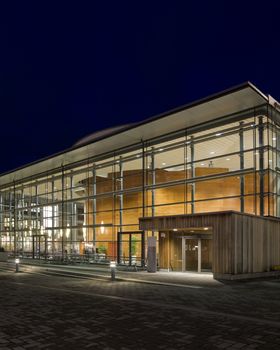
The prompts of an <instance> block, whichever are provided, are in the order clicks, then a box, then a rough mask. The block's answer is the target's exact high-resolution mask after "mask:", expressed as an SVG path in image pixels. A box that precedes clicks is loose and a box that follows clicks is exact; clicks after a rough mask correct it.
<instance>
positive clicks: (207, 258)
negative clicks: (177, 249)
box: [182, 235, 212, 272]
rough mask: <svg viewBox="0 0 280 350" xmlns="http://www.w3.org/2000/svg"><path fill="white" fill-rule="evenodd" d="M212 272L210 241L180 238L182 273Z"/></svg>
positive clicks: (190, 237)
mask: <svg viewBox="0 0 280 350" xmlns="http://www.w3.org/2000/svg"><path fill="white" fill-rule="evenodd" d="M211 270H212V239H210V238H207V239H205V238H201V237H199V236H198V235H197V236H196V237H194V236H188V237H182V271H194V272H201V271H211Z"/></svg>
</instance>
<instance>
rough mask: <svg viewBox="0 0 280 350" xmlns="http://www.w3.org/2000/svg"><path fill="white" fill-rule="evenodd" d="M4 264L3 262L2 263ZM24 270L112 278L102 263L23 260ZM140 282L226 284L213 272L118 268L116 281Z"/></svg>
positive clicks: (8, 265) (190, 285) (197, 285)
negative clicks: (57, 262)
mask: <svg viewBox="0 0 280 350" xmlns="http://www.w3.org/2000/svg"><path fill="white" fill-rule="evenodd" d="M1 265H2V266H3V263H2V264H1ZM5 266H6V268H8V269H9V270H13V269H15V264H14V263H13V262H8V263H6V265H5ZM20 270H21V271H22V272H29V273H32V272H33V273H47V274H55V275H62V276H68V277H71V276H72V277H76V278H77V277H80V278H102V279H110V278H111V272H110V268H109V266H102V265H92V266H91V265H90V266H89V265H87V266H79V265H78V266H77V265H75V266H73V265H54V264H44V263H43V264H38V262H34V263H33V262H32V261H28V262H22V263H21V264H20ZM118 280H119V281H120V280H122V281H127V282H129V281H130V282H139V283H149V284H158V285H159V284H163V285H172V286H177V287H187V288H205V287H208V288H209V287H210V288H213V287H221V286H223V285H224V284H223V283H222V282H219V281H217V280H214V279H213V274H212V273H191V272H166V271H158V272H156V273H149V272H147V271H124V270H123V267H122V268H121V269H120V268H117V270H116V281H118Z"/></svg>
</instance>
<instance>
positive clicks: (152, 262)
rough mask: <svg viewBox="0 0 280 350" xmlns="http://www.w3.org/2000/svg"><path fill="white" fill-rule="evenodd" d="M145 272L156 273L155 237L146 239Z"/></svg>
mask: <svg viewBox="0 0 280 350" xmlns="http://www.w3.org/2000/svg"><path fill="white" fill-rule="evenodd" d="M147 271H148V272H156V271H157V254H156V237H153V236H152V237H148V256H147Z"/></svg>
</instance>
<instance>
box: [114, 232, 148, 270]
mask: <svg viewBox="0 0 280 350" xmlns="http://www.w3.org/2000/svg"><path fill="white" fill-rule="evenodd" d="M144 242H145V241H144V232H143V231H140V232H139V231H138V232H137V231H136V232H135V231H132V232H130V231H126V232H118V251H117V255H118V256H117V260H118V264H123V265H128V266H144V264H145V244H144Z"/></svg>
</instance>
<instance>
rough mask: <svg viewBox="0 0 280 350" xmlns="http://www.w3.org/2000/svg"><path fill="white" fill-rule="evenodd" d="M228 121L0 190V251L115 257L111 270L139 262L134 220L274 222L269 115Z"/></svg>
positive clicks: (275, 157)
mask: <svg viewBox="0 0 280 350" xmlns="http://www.w3.org/2000/svg"><path fill="white" fill-rule="evenodd" d="M264 110H266V111H267V112H266V113H264ZM230 120H231V121H230V122H229V119H228V118H225V119H224V121H223V119H220V120H219V123H216V124H215V125H205V126H201V127H200V128H190V129H185V130H181V131H180V132H176V133H174V134H169V135H168V136H165V137H164V136H162V137H161V138H160V139H159V138H158V139H153V140H148V141H145V142H142V143H141V144H140V143H139V144H138V145H135V146H133V148H132V147H130V148H127V149H122V150H121V151H119V152H117V151H115V152H114V153H113V154H110V155H108V156H106V157H105V156H103V158H101V157H100V156H99V157H98V158H94V157H90V156H89V157H88V158H87V159H83V160H81V161H80V162H79V164H77V163H73V164H71V163H69V164H67V165H65V166H61V168H60V169H56V170H54V169H51V168H50V169H49V170H48V172H46V173H43V174H40V175H36V176H34V177H29V178H28V179H22V180H21V181H15V182H12V183H10V184H8V185H5V186H2V187H1V192H0V246H1V247H3V248H4V249H5V250H7V251H11V252H15V253H16V254H17V255H22V256H29V257H33V258H36V257H44V258H47V259H52V260H56V259H61V258H63V259H65V258H67V257H70V256H71V259H75V256H79V259H80V258H81V256H84V257H87V259H89V260H90V259H92V260H93V261H97V262H98V261H100V262H101V261H105V260H108V259H115V258H116V256H117V253H118V251H119V258H120V260H121V261H120V262H125V261H126V260H127V259H128V258H130V259H134V260H135V261H138V260H139V259H141V258H143V255H141V254H142V253H143V252H142V249H143V247H142V244H141V235H139V218H140V217H145V216H149V217H152V216H165V215H175V214H192V213H203V212H215V211H225V210H235V211H240V212H244V213H250V214H253V215H261V216H276V217H279V216H280V201H279V198H280V197H279V196H280V158H279V148H280V131H279V127H278V126H277V125H276V124H275V123H274V122H273V121H272V119H271V118H270V106H265V107H262V108H260V109H259V110H258V109H257V108H255V109H253V110H250V111H248V110H247V111H246V113H245V112H244V113H240V114H238V115H235V116H233V117H232V118H231V119H230ZM120 137H121V135H120ZM118 233H124V235H122V239H123V240H122V247H121V248H120V247H118ZM125 233H128V234H127V236H125ZM151 234H153V232H145V238H146V237H147V235H151Z"/></svg>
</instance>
